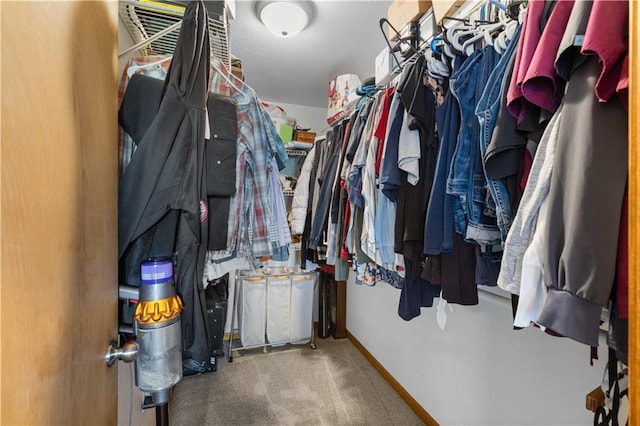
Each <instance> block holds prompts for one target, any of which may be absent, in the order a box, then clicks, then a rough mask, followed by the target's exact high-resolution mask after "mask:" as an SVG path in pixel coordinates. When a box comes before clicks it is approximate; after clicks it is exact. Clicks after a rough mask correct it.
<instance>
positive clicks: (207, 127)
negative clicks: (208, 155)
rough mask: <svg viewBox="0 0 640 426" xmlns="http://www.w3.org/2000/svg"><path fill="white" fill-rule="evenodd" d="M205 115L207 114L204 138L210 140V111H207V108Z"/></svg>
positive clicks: (205, 108)
mask: <svg viewBox="0 0 640 426" xmlns="http://www.w3.org/2000/svg"><path fill="white" fill-rule="evenodd" d="M204 114H205V117H206V118H205V120H204V138H205V139H206V140H210V139H211V123H209V110H207V106H206V105H205V106H204Z"/></svg>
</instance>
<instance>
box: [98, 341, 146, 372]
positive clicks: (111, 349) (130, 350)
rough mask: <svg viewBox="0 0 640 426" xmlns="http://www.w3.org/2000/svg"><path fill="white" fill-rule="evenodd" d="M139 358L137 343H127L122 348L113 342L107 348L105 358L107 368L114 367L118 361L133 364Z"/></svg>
mask: <svg viewBox="0 0 640 426" xmlns="http://www.w3.org/2000/svg"><path fill="white" fill-rule="evenodd" d="M137 357H138V344H137V343H136V342H127V343H125V344H124V345H122V347H121V348H119V347H117V343H116V342H115V341H112V342H111V343H110V344H109V346H107V353H106V354H105V356H104V359H105V361H106V362H107V367H113V364H115V363H116V360H120V361H124V362H133V361H135V360H136V358H137Z"/></svg>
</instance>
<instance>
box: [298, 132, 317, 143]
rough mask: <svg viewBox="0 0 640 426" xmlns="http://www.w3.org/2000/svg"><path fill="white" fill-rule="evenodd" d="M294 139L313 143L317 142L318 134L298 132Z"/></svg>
mask: <svg viewBox="0 0 640 426" xmlns="http://www.w3.org/2000/svg"><path fill="white" fill-rule="evenodd" d="M293 139H294V140H296V141H298V142H305V143H313V142H315V140H316V132H308V131H305V130H296V132H295V134H294V136H293Z"/></svg>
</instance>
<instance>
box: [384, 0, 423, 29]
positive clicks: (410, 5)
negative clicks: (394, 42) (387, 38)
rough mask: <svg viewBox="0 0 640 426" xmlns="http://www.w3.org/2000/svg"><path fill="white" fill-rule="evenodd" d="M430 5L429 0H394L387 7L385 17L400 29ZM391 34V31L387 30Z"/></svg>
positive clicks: (418, 16)
mask: <svg viewBox="0 0 640 426" xmlns="http://www.w3.org/2000/svg"><path fill="white" fill-rule="evenodd" d="M430 7H431V0H394V1H393V3H391V5H390V6H389V9H387V19H388V20H389V22H390V23H391V25H393V27H394V28H395V29H396V30H398V31H400V29H402V27H404V26H405V25H406V24H408V23H409V22H414V21H417V20H418V19H420V17H421V16H422V15H424V13H425V12H426V11H427V10H429V8H430ZM389 33H390V34H393V31H390V32H389Z"/></svg>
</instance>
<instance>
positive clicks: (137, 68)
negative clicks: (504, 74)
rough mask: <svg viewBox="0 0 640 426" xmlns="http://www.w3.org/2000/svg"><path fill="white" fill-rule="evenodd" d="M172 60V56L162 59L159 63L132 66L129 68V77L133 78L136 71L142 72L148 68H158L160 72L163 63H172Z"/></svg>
mask: <svg viewBox="0 0 640 426" xmlns="http://www.w3.org/2000/svg"><path fill="white" fill-rule="evenodd" d="M171 58H172V56H171V55H169V56H167V57H165V58H162V59H160V60H159V61H156V62H151V63H148V64H140V65H131V66H130V67H129V68H127V77H129V78H131V76H132V75H133V74H135V73H136V71H138V70H142V69H147V68H156V69H157V70H158V71H159V70H160V69H161V68H162V65H161V64H163V63H165V62H167V61H170V60H171Z"/></svg>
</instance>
